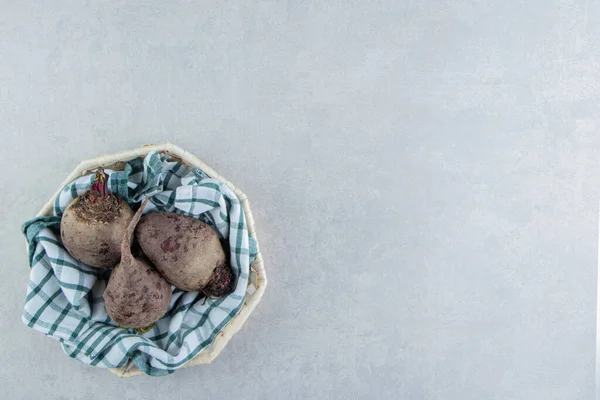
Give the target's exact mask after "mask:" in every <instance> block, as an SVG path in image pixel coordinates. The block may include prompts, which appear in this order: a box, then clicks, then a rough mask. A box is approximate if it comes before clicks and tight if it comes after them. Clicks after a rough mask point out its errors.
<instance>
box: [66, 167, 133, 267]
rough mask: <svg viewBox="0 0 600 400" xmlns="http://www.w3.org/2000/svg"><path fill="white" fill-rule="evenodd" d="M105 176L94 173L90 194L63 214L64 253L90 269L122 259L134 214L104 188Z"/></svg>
mask: <svg viewBox="0 0 600 400" xmlns="http://www.w3.org/2000/svg"><path fill="white" fill-rule="evenodd" d="M106 181H107V175H106V174H105V173H104V170H103V169H102V168H99V169H98V171H97V172H96V178H95V181H94V183H93V185H92V187H91V189H90V190H88V191H87V192H85V193H84V194H83V195H81V196H79V197H77V198H76V199H74V200H73V201H72V202H71V204H69V206H68V207H67V209H66V210H65V212H64V214H63V216H62V219H61V224H60V235H61V238H62V242H63V245H64V246H65V248H66V249H67V251H68V252H69V253H70V254H71V255H72V256H73V258H75V259H76V260H78V261H81V262H82V263H84V264H87V265H89V266H91V267H96V268H104V267H112V266H114V265H115V264H117V263H118V262H119V259H120V258H121V241H122V239H123V235H124V233H125V230H126V229H127V225H128V224H129V222H130V221H131V218H132V217H133V211H131V208H129V205H127V203H126V202H125V200H123V199H122V198H121V197H119V196H118V195H116V194H115V193H112V192H110V191H109V190H108V188H107V187H106V184H107V182H106Z"/></svg>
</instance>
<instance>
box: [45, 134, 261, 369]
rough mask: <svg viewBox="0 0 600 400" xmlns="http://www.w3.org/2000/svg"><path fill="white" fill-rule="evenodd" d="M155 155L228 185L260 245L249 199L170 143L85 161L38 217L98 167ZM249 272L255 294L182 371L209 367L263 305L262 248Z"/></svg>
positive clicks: (196, 159)
mask: <svg viewBox="0 0 600 400" xmlns="http://www.w3.org/2000/svg"><path fill="white" fill-rule="evenodd" d="M152 151H157V152H163V153H168V154H169V155H171V156H173V157H175V158H176V159H177V160H178V161H180V162H181V163H182V164H186V165H190V166H193V167H198V168H200V169H201V170H202V171H204V172H205V173H206V174H207V175H208V176H210V177H211V178H215V179H218V180H220V181H222V182H223V183H225V184H226V185H227V186H228V187H229V188H230V189H231V190H233V192H234V193H235V194H236V196H237V197H238V199H239V200H240V203H241V205H242V208H243V210H244V215H245V217H246V222H247V225H248V232H249V233H250V235H252V236H253V237H254V238H255V239H256V240H257V242H258V238H257V235H256V227H255V221H254V217H253V215H252V211H251V210H250V202H249V200H248V196H246V194H245V193H244V192H243V191H241V190H240V189H239V188H238V187H237V186H236V185H234V184H233V183H232V182H231V181H229V180H228V179H227V178H225V177H224V176H223V175H221V174H219V173H218V172H217V171H215V169H214V168H212V167H211V166H209V165H208V164H206V163H205V162H203V161H202V160H200V159H199V158H198V157H196V156H194V155H193V154H191V153H189V152H187V151H185V150H184V149H182V148H181V147H179V146H176V145H174V144H172V143H169V142H166V143H161V144H146V145H143V146H141V147H138V148H136V149H133V150H125V151H121V152H117V153H112V154H106V155H104V156H101V157H97V158H92V159H88V160H84V161H82V162H81V163H79V165H77V166H76V167H75V169H74V170H73V171H72V172H71V173H70V174H69V176H68V177H67V178H66V179H65V180H64V181H63V183H62V184H61V185H60V188H59V189H58V190H57V191H56V192H55V193H54V195H53V196H52V197H51V198H50V199H49V200H48V201H47V202H46V204H44V206H43V207H42V209H41V210H40V211H39V213H38V214H37V216H47V215H52V207H53V204H54V201H55V199H56V197H57V196H58V195H59V194H60V192H61V190H62V188H64V187H65V186H66V185H68V184H69V183H71V182H72V181H73V180H75V179H77V178H79V177H81V176H82V175H86V174H88V173H90V172H91V171H93V170H95V169H97V168H98V167H105V168H110V166H114V165H115V164H117V163H119V162H127V161H130V160H133V159H135V158H139V157H144V156H145V155H147V154H148V153H150V152H152ZM250 268H251V273H250V281H249V282H248V286H249V287H250V285H252V286H254V290H253V291H252V293H250V292H248V293H246V298H245V300H244V304H243V306H242V309H241V310H240V312H239V313H238V314H237V315H236V316H235V317H234V318H233V319H232V320H231V321H230V322H229V323H228V324H227V325H226V326H225V327H224V328H223V329H222V330H221V332H220V333H219V334H218V335H217V337H216V338H215V340H214V341H213V343H212V344H211V345H210V346H209V347H207V348H206V349H204V350H202V351H201V352H200V353H199V354H198V355H197V356H196V357H194V358H193V359H192V360H190V361H189V362H188V363H186V364H185V365H184V366H183V367H182V368H187V367H191V366H195V365H199V364H208V363H210V362H212V361H213V360H214V359H215V358H216V357H217V356H218V355H219V354H220V353H221V351H222V350H223V348H224V347H225V346H226V345H227V343H228V342H229V340H230V339H231V338H232V337H233V335H235V334H236V333H237V332H238V331H239V330H240V328H241V327H242V326H243V325H244V323H245V322H246V320H247V319H248V317H249V316H250V314H251V313H252V311H253V310H254V308H256V305H257V304H258V303H259V302H260V300H261V298H262V296H263V293H264V291H265V288H266V286H267V275H266V272H265V269H264V259H263V256H262V253H261V252H260V247H259V251H258V254H257V256H256V258H255V259H254V261H253V262H252V264H251V265H250ZM109 370H110V372H112V373H113V374H115V375H117V376H119V377H121V378H129V377H133V376H139V375H144V373H143V372H142V371H140V370H139V369H138V368H137V367H136V366H135V365H134V364H133V363H132V362H131V361H129V363H128V364H127V365H126V366H125V367H123V368H109Z"/></svg>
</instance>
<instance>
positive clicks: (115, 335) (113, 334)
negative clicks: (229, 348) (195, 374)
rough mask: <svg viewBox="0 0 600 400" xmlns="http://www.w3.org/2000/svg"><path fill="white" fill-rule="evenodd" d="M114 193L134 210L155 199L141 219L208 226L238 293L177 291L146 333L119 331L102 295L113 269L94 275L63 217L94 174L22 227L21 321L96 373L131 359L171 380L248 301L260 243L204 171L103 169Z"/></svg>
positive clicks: (234, 201) (132, 166) (150, 163)
mask: <svg viewBox="0 0 600 400" xmlns="http://www.w3.org/2000/svg"><path fill="white" fill-rule="evenodd" d="M106 172H107V174H108V175H109V176H110V177H109V180H108V183H109V188H110V190H112V191H113V192H115V193H117V194H118V195H120V196H121V197H123V199H125V200H126V201H127V202H128V203H129V204H130V205H131V206H132V207H134V209H135V207H136V206H137V205H139V202H141V201H142V200H143V199H144V198H146V197H149V198H150V201H149V202H148V204H147V206H146V209H145V210H144V213H148V212H151V211H155V210H159V211H171V212H177V213H180V214H184V215H189V216H193V217H196V218H198V219H200V220H203V221H204V222H206V223H208V224H210V225H211V226H212V227H213V228H214V229H215V230H216V231H217V232H218V234H219V236H220V238H221V239H223V240H226V241H227V243H228V244H229V246H230V252H231V267H232V269H233V271H234V273H235V275H236V276H237V278H238V279H237V286H236V289H235V291H234V292H233V293H232V294H230V295H228V296H225V297H222V298H219V299H205V298H204V297H203V296H202V295H200V294H199V293H198V292H185V291H182V290H179V289H176V288H174V287H172V289H173V299H172V301H171V306H170V308H169V311H168V312H167V314H166V315H165V316H164V317H163V318H162V319H161V320H159V321H158V322H157V323H156V324H155V325H154V327H153V328H152V329H151V330H150V331H149V332H146V333H144V334H137V333H136V331H135V329H124V328H119V327H118V326H117V325H116V324H115V323H114V322H112V321H111V320H110V318H109V316H108V314H107V313H106V309H105V307H104V300H103V298H102V295H103V293H104V289H105V288H106V284H107V283H108V278H109V277H110V269H107V270H98V269H94V268H90V267H88V266H86V265H84V264H82V263H79V262H78V261H76V260H75V259H73V258H72V257H71V256H70V255H69V253H68V252H67V251H66V250H65V248H64V247H63V246H62V244H61V240H60V216H61V215H62V213H63V212H64V210H65V208H66V207H67V206H68V205H69V203H70V202H71V201H72V200H73V199H74V198H75V197H77V196H79V195H81V194H83V193H84V192H85V191H86V190H87V189H88V188H89V187H90V186H91V184H92V182H93V179H94V174H91V175H86V176H83V177H81V178H79V179H77V180H75V181H73V182H71V183H70V184H68V185H67V186H66V187H65V188H64V189H63V190H62V191H61V192H60V195H59V196H58V197H57V198H56V201H55V203H54V212H53V214H54V215H53V216H49V217H38V218H35V219H33V220H31V221H28V222H26V223H25V224H24V225H23V233H24V234H25V236H26V237H27V240H28V243H29V263H30V265H31V272H30V279H29V287H28V291H27V297H26V301H25V310H24V311H23V322H24V323H25V324H26V325H27V326H29V327H31V328H33V329H35V330H38V331H40V332H43V333H45V334H46V335H47V336H50V337H52V338H54V339H56V340H58V341H59V342H61V344H62V347H63V350H64V351H65V353H67V354H68V355H69V356H71V357H73V358H77V359H78V360H80V361H83V362H84V363H86V364H90V365H95V366H99V367H105V368H112V367H123V366H125V365H126V364H127V362H128V361H129V360H130V359H131V360H132V361H133V363H134V364H135V365H136V366H137V367H138V368H139V369H140V370H142V371H143V372H144V373H146V374H148V375H156V376H158V375H166V374H169V373H172V372H174V371H175V370H176V369H177V368H179V367H181V366H183V365H184V364H185V363H186V362H188V361H190V360H191V359H192V358H194V357H195V356H196V355H197V354H198V353H199V352H200V351H201V350H202V349H204V348H206V347H207V346H209V345H210V344H211V343H212V342H213V340H214V339H215V337H216V335H217V334H218V333H219V332H220V330H221V329H222V328H223V327H224V326H225V325H226V324H227V323H228V322H229V321H231V319H232V318H233V317H234V316H235V315H237V313H238V312H239V311H240V309H241V307H242V304H243V302H244V296H245V294H246V287H247V285H248V277H249V269H250V263H251V262H252V261H253V260H254V258H255V256H256V254H257V243H256V241H255V240H254V239H253V238H252V237H251V236H250V235H249V234H248V230H247V226H246V220H245V218H244V212H243V210H242V207H241V204H240V202H239V200H238V198H237V197H236V195H235V194H234V193H233V191H232V190H230V189H229V188H228V187H227V186H226V185H225V184H223V183H221V182H220V181H217V180H215V179H211V178H209V177H208V176H207V175H206V174H205V173H204V172H202V171H201V170H200V169H198V168H192V167H187V166H184V165H182V164H181V163H179V162H175V161H171V160H170V159H169V157H168V156H166V155H161V154H159V153H156V152H152V153H150V154H148V155H147V156H146V157H145V158H144V159H143V160H142V159H135V160H132V161H130V162H128V163H126V165H125V169H124V170H123V171H112V170H106Z"/></svg>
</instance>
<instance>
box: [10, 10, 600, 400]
mask: <svg viewBox="0 0 600 400" xmlns="http://www.w3.org/2000/svg"><path fill="white" fill-rule="evenodd" d="M83 3H86V4H83ZM599 18H600V9H599V5H598V3H595V2H591V1H583V0H581V1H579V0H573V1H570V0H564V1H557V0H549V1H541V0H534V1H527V2H521V1H514V0H513V1H491V0H484V1H468V0H455V1H450V0H446V1H434V0H430V1H426V0H421V1H377V2H375V1H347V2H338V1H329V2H324V1H288V2H278V1H254V0H252V1H222V2H212V1H178V0H170V1H157V0H150V1H138V0H128V1H125V0H116V1H104V2H98V1H88V2H77V1H44V2H42V1H35V2H34V1H25V0H24V1H8V0H0V135H1V138H2V141H1V142H0V143H1V149H0V160H1V161H0V163H1V164H0V166H1V167H2V171H3V173H2V175H1V176H0V186H1V187H2V190H3V191H4V212H2V213H1V214H0V224H1V225H2V226H3V229H2V231H1V232H0V256H1V258H0V259H1V260H2V270H1V271H2V274H3V276H2V279H1V280H0V293H1V294H0V296H1V297H0V299H1V300H2V301H0V313H1V315H2V318H1V319H0V339H1V341H2V351H1V352H0V387H2V392H3V393H4V396H5V397H6V398H7V399H8V398H10V399H25V398H33V397H37V396H40V395H41V396H42V398H52V399H81V398H90V399H91V398H94V399H96V398H97V399H102V398H106V399H114V398H121V399H134V400H142V399H158V398H168V397H167V396H175V397H177V398H203V399H236V398H237V399H280V398H281V399H284V398H285V399H313V398H315V399H317V398H318V399H355V398H356V399H528V400H529V399H590V398H592V396H593V393H594V380H595V379H594V366H595V318H596V313H595V310H596V257H597V254H596V253H597V225H598V198H599V197H600V196H599V176H600V175H599V174H598V168H599V166H600V165H599V163H600V161H599V160H600V157H599V156H600V135H599V134H598V128H599V126H600V114H599V111H600V104H599V103H598V101H599V99H600V97H599V95H600V52H599V46H598V42H599V39H600V28H599V27H600V25H599V24H598V23H597V21H598V19H599ZM162 141H172V142H174V143H176V144H178V145H180V146H182V147H184V148H186V149H187V150H189V151H191V152H193V153H195V154H196V155H197V156H199V157H200V158H201V159H203V160H204V161H206V162H207V163H209V164H211V165H213V166H214V167H215V168H216V169H217V170H218V171H220V172H221V173H223V174H224V175H225V176H227V177H229V178H230V179H231V180H232V181H234V182H235V183H237V184H238V185H239V186H240V187H241V188H242V189H243V190H244V191H246V193H248V195H249V197H250V199H251V200H252V201H253V208H254V213H255V216H256V220H257V224H258V229H259V235H260V240H261V244H262V250H263V252H264V254H265V258H266V267H267V268H268V272H269V278H270V283H269V287H268V290H267V292H266V294H265V297H264V298H263V301H262V303H261V304H260V305H259V307H258V308H257V310H256V311H255V313H254V314H253V315H252V317H251V318H250V320H249V321H248V323H247V324H246V325H245V327H244V328H243V330H242V331H241V332H240V333H239V334H238V335H237V336H235V337H234V339H233V340H232V341H231V342H230V344H229V346H228V347H227V348H226V349H225V350H224V351H223V353H222V355H221V356H220V357H219V358H218V359H217V360H216V362H215V363H214V364H212V365H209V366H203V367H196V368H193V369H187V370H181V371H179V372H178V373H176V374H174V375H172V376H169V377H166V378H163V379H150V378H145V377H142V378H136V379H131V380H118V379H117V378H115V377H113V375H111V374H110V373H109V372H107V371H103V370H100V369H95V368H91V367H87V366H84V365H82V364H80V363H79V362H77V361H74V360H71V359H69V358H68V357H67V356H65V355H64V354H63V353H62V351H61V349H60V347H59V346H58V344H57V343H55V342H53V341H52V340H51V339H49V338H46V337H44V336H43V335H41V334H39V333H37V332H34V331H31V330H29V329H27V328H26V327H25V326H24V325H23V324H22V323H21V321H20V314H21V309H22V306H23V302H24V296H25V291H26V286H27V279H28V266H27V261H26V254H25V249H24V240H23V237H22V236H21V235H20V233H19V228H20V225H21V223H22V222H23V221H25V220H26V219H28V218H30V217H32V216H33V215H34V214H35V213H36V212H37V211H38V210H39V208H41V206H42V204H43V203H44V202H45V201H46V200H47V198H49V197H50V196H51V195H52V193H53V192H54V191H55V190H56V189H57V188H58V186H59V184H60V183H61V182H62V180H63V179H64V177H65V176H66V175H67V174H68V173H69V172H70V171H71V170H72V168H73V167H74V166H75V165H76V164H77V163H78V162H79V161H80V160H81V159H85V158H91V157H95V156H98V155H101V154H104V153H107V152H115V151H119V150H124V149H128V148H133V147H137V146H138V145H141V144H143V143H157V142H162ZM173 398H174V397H173Z"/></svg>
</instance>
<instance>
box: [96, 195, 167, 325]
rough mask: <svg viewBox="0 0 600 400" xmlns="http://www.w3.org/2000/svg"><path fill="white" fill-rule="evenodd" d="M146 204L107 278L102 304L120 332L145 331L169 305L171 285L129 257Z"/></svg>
mask: <svg viewBox="0 0 600 400" xmlns="http://www.w3.org/2000/svg"><path fill="white" fill-rule="evenodd" d="M147 201H148V200H147V199H146V201H145V202H144V203H143V204H142V206H141V207H140V209H139V210H138V211H137V212H136V214H135V215H134V217H133V219H132V220H131V222H130V224H129V226H128V228H127V231H126V232H125V235H124V237H123V242H122V246H121V262H120V263H119V264H118V265H117V266H116V267H115V269H114V270H113V271H112V274H111V275H110V279H109V281H108V285H107V286H106V290H105V291H104V304H105V306H106V311H107V312H108V315H109V316H110V318H111V319H112V320H113V321H115V322H116V323H117V324H119V326H121V327H123V328H144V327H147V326H149V325H151V324H152V323H154V322H155V321H157V320H159V319H160V318H161V317H162V316H163V315H165V313H166V312H167V310H168V309H169V305H170V303H171V296H172V295H171V285H169V284H168V283H167V281H165V280H164V279H163V277H162V276H161V275H160V274H159V273H158V272H156V270H154V268H152V266H151V265H150V263H149V262H148V260H147V259H146V258H145V257H143V256H142V257H138V258H136V257H134V256H133V255H132V254H131V241H132V238H133V231H134V229H135V226H136V224H137V223H138V221H139V220H140V216H141V214H142V210H143V209H144V206H145V205H146V202H147Z"/></svg>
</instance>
